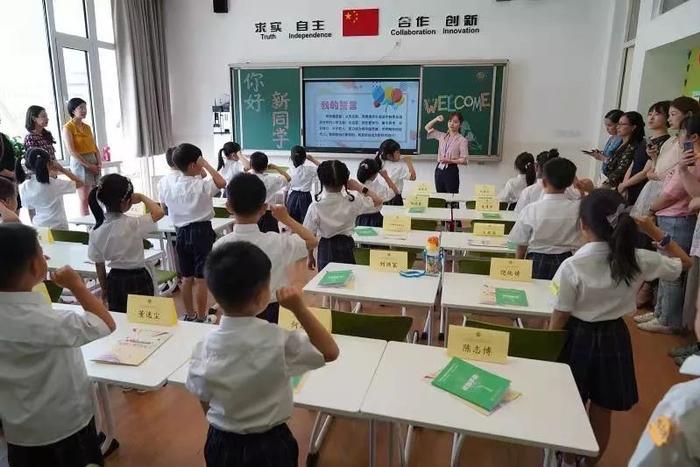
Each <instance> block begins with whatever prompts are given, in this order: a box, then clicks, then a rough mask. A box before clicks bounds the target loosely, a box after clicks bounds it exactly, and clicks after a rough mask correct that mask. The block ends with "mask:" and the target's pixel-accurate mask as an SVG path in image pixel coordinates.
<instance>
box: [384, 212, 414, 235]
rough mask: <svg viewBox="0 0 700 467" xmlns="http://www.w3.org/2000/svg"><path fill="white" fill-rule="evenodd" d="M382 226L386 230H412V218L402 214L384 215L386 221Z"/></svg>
mask: <svg viewBox="0 0 700 467" xmlns="http://www.w3.org/2000/svg"><path fill="white" fill-rule="evenodd" d="M382 227H383V229H384V232H395V233H399V232H410V231H411V218H410V217H409V216H402V215H400V214H390V215H388V216H384V223H383V224H382Z"/></svg>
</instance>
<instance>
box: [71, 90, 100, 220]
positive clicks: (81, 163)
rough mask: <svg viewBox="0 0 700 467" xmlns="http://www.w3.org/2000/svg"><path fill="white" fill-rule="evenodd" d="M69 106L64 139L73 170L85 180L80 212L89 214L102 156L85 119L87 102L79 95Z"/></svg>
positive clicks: (80, 192)
mask: <svg viewBox="0 0 700 467" xmlns="http://www.w3.org/2000/svg"><path fill="white" fill-rule="evenodd" d="M67 107H68V114H69V115H70V117H71V118H70V120H68V121H67V122H66V124H65V125H63V140H64V141H65V142H66V148H67V149H68V152H69V153H70V156H71V159H70V166H71V170H72V171H73V173H74V174H75V175H77V176H78V178H80V179H81V180H83V181H84V182H85V184H84V185H83V186H82V187H81V188H78V197H79V198H80V214H81V215H83V216H87V215H88V213H89V211H88V195H89V194H90V191H91V190H92V188H93V187H94V186H95V185H97V182H98V181H99V179H100V173H101V172H102V158H101V157H100V151H99V149H97V144H96V143H95V136H94V135H93V133H92V128H90V126H89V125H88V124H87V123H85V122H84V121H83V120H84V119H85V117H86V116H87V103H86V102H85V101H84V100H82V99H81V98H79V97H74V98H72V99H71V100H69V101H68V106H67Z"/></svg>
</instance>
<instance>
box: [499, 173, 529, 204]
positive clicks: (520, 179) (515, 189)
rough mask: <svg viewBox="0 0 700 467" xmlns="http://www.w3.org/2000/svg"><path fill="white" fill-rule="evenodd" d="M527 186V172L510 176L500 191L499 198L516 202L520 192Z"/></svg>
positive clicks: (505, 201)
mask: <svg viewBox="0 0 700 467" xmlns="http://www.w3.org/2000/svg"><path fill="white" fill-rule="evenodd" d="M526 187H527V177H526V175H525V174H518V175H516V176H515V177H513V178H509V179H508V181H506V184H505V185H504V186H503V188H502V189H501V191H499V192H498V199H499V200H500V201H503V202H504V203H515V202H517V201H518V198H519V197H520V193H522V192H523V190H524V189H525V188H526Z"/></svg>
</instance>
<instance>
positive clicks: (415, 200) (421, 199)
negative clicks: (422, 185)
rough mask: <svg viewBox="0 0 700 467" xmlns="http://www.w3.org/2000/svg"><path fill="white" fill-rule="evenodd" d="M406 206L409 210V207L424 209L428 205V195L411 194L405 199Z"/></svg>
mask: <svg viewBox="0 0 700 467" xmlns="http://www.w3.org/2000/svg"><path fill="white" fill-rule="evenodd" d="M406 206H407V207H408V209H409V211H410V210H411V209H417V210H419V211H425V210H426V209H427V207H428V196H427V195H415V194H414V195H413V196H410V197H409V198H408V199H407V200H406Z"/></svg>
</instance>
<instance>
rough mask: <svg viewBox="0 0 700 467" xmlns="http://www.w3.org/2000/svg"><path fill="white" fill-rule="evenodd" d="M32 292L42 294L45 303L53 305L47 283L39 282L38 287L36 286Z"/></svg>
mask: <svg viewBox="0 0 700 467" xmlns="http://www.w3.org/2000/svg"><path fill="white" fill-rule="evenodd" d="M32 292H38V293H40V294H41V297H42V298H43V299H44V301H46V303H48V304H49V305H51V295H49V289H47V288H46V283H45V282H39V283H38V284H37V285H35V286H34V288H33V289H32Z"/></svg>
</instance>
